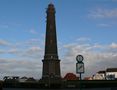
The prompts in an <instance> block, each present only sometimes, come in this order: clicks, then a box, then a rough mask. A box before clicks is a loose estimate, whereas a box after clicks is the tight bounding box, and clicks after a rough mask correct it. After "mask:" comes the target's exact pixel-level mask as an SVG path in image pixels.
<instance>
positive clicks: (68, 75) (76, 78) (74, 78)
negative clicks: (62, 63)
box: [63, 73, 79, 80]
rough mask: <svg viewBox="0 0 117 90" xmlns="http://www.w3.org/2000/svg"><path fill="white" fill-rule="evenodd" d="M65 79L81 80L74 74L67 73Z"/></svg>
mask: <svg viewBox="0 0 117 90" xmlns="http://www.w3.org/2000/svg"><path fill="white" fill-rule="evenodd" d="M63 79H64V80H79V77H77V76H76V75H75V74H74V73H67V74H66V75H65V76H64V78H63Z"/></svg>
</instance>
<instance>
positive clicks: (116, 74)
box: [106, 68, 117, 80]
mask: <svg viewBox="0 0 117 90" xmlns="http://www.w3.org/2000/svg"><path fill="white" fill-rule="evenodd" d="M106 79H107V80H115V79H117V68H107V69H106Z"/></svg>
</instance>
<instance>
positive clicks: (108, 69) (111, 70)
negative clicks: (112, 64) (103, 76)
mask: <svg viewBox="0 0 117 90" xmlns="http://www.w3.org/2000/svg"><path fill="white" fill-rule="evenodd" d="M106 72H117V68H107V69H106Z"/></svg>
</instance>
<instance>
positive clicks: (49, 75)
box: [41, 3, 61, 84]
mask: <svg viewBox="0 0 117 90" xmlns="http://www.w3.org/2000/svg"><path fill="white" fill-rule="evenodd" d="M55 13H56V11H55V8H54V5H53V4H52V3H50V4H49V5H48V8H47V11H46V14H47V20H46V38H45V39H46V40H45V55H44V59H43V60H42V62H43V70H42V79H41V80H42V81H43V82H45V83H49V84H50V83H57V82H59V81H60V80H61V72H60V59H59V57H58V50H57V35H56V22H55Z"/></svg>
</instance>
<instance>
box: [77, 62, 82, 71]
mask: <svg viewBox="0 0 117 90" xmlns="http://www.w3.org/2000/svg"><path fill="white" fill-rule="evenodd" d="M76 73H84V63H83V62H81V63H76Z"/></svg>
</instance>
